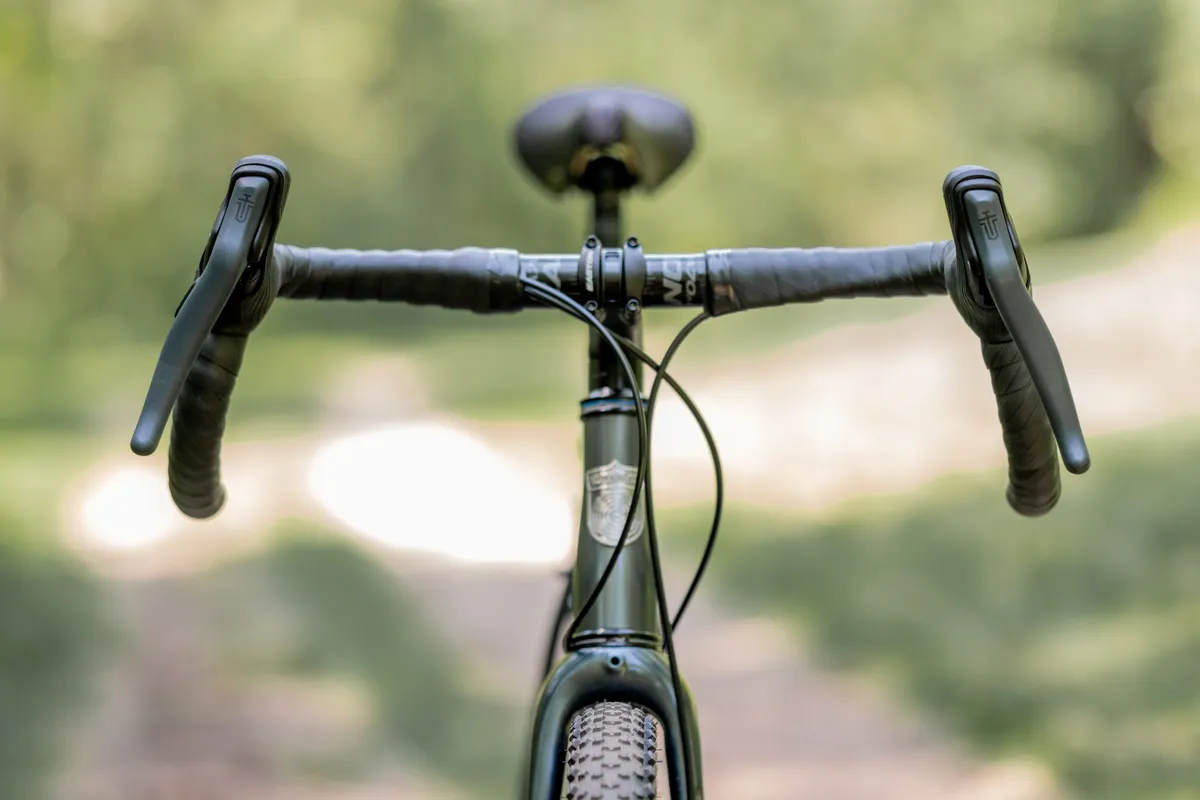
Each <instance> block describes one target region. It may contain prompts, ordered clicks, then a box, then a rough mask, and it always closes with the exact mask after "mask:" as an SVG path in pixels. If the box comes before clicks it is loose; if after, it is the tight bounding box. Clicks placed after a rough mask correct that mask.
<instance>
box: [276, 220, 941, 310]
mask: <svg viewBox="0 0 1200 800" xmlns="http://www.w3.org/2000/svg"><path fill="white" fill-rule="evenodd" d="M951 251H952V244H951V243H950V242H930V243H925V244H918V245H910V246H902V247H880V248H867V249H845V250H842V249H836V248H831V247H821V248H814V249H800V248H789V249H778V250H770V249H762V248H750V249H744V250H709V251H707V252H705V253H688V254H676V255H646V254H645V253H643V252H642V248H641V246H640V244H639V243H638V242H637V240H636V239H630V240H629V241H627V242H626V243H625V246H624V247H619V248H602V247H600V246H599V244H598V242H597V241H596V240H595V239H594V238H589V240H588V242H587V243H586V244H585V245H584V247H583V250H582V251H581V253H580V254H579V255H573V254H572V255H565V254H564V255H559V254H547V255H524V254H521V253H518V252H516V251H515V250H489V249H483V248H476V247H466V248H461V249H458V250H427V251H416V250H393V251H383V250H373V251H360V250H328V249H325V248H299V247H291V246H286V245H276V247H275V269H276V271H277V272H278V276H279V277H278V285H279V294H280V296H282V297H290V298H310V299H320V300H377V301H384V302H389V301H391V302H402V303H409V304H414V305H436V306H441V307H444V308H455V309H463V310H469V311H474V312H475V313H480V314H489V313H503V312H511V311H518V310H520V309H522V308H524V307H526V306H527V305H528V304H529V303H530V301H529V300H528V299H527V295H526V294H525V293H524V291H523V289H522V287H523V285H524V284H525V283H529V282H535V281H536V282H539V283H544V284H547V285H549V286H553V287H554V288H555V289H558V290H559V291H561V292H563V293H564V294H566V295H567V296H569V297H571V298H572V299H573V300H576V301H577V302H579V303H581V304H583V305H585V306H587V305H589V304H591V307H593V308H598V307H601V306H606V305H626V304H627V303H629V302H630V301H635V302H636V303H638V304H639V305H640V306H642V307H703V308H705V309H706V310H708V311H709V313H711V314H713V315H714V316H719V315H723V314H730V313H733V312H735V311H748V310H751V309H755V308H765V307H768V306H778V305H784V304H787V303H815V302H819V301H821V300H825V299H831V298H851V297H896V296H901V295H923V294H944V293H945V291H946V289H945V285H946V278H945V273H946V264H947V259H948V258H950V257H951Z"/></svg>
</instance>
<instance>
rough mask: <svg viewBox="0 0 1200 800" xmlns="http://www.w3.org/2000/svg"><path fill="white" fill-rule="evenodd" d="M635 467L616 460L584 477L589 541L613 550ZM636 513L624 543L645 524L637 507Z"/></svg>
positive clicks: (622, 526) (630, 495)
mask: <svg viewBox="0 0 1200 800" xmlns="http://www.w3.org/2000/svg"><path fill="white" fill-rule="evenodd" d="M636 481H637V467H631V466H629V465H627V464H622V463H620V462H619V461H617V460H616V459H613V460H612V461H610V462H608V463H607V464H605V465H604V466H602V467H592V468H591V469H589V470H588V471H587V472H586V473H585V475H584V495H585V499H584V502H585V505H586V508H587V529H588V533H589V534H591V536H592V538H593V539H595V540H596V541H597V542H599V543H600V544H602V545H604V546H605V547H616V546H617V541H618V540H619V539H620V538H621V532H622V531H623V530H624V529H625V519H626V517H627V516H628V515H629V509H630V506H631V505H632V503H633V489H634V486H635V485H636ZM638 506H639V508H638V513H637V514H636V515H635V516H634V518H633V523H632V524H631V525H630V528H629V536H627V537H626V539H625V544H627V545H628V544H631V543H633V542H634V541H636V540H637V539H638V537H639V536H641V535H642V530H643V529H644V528H645V521H644V519H643V513H642V510H641V504H640V503H639V504H638Z"/></svg>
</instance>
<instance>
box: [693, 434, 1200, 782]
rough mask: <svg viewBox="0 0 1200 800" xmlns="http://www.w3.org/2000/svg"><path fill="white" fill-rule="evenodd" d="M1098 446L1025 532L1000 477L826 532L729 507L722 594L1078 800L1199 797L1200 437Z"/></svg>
mask: <svg viewBox="0 0 1200 800" xmlns="http://www.w3.org/2000/svg"><path fill="white" fill-rule="evenodd" d="M1095 450H1096V458H1095V464H1096V467H1095V469H1094V470H1093V471H1092V473H1089V474H1088V476H1087V477H1086V479H1081V480H1075V479H1070V480H1068V481H1067V483H1066V487H1065V494H1064V497H1063V500H1062V502H1061V504H1060V506H1059V508H1058V509H1056V511H1055V513H1053V514H1051V515H1050V516H1048V517H1046V518H1044V519H1041V520H1037V521H1022V522H1021V523H1020V524H1017V523H1016V521H1015V518H1014V516H1013V513H1012V511H1010V510H1009V509H1008V508H1007V506H1006V505H1005V504H1004V501H1003V500H1002V499H1001V496H1000V492H999V487H1000V486H1001V485H1002V484H1001V483H1000V476H999V475H998V474H991V475H984V476H978V477H971V478H961V477H958V478H952V479H946V480H942V481H939V482H937V483H936V484H934V485H932V486H930V487H929V488H928V489H927V490H924V491H922V492H921V493H920V494H919V495H918V496H915V497H912V498H909V499H902V500H901V499H890V500H874V501H869V502H862V501H856V502H854V503H853V504H851V505H850V506H848V507H846V508H844V509H842V510H841V511H840V512H839V513H836V514H835V515H833V516H832V517H831V518H829V519H827V520H821V521H815V520H814V521H808V522H802V523H798V522H797V521H795V520H778V519H763V518H762V517H761V516H760V515H756V514H754V513H753V512H749V511H746V510H744V509H742V510H738V511H735V512H734V513H733V514H731V518H730V520H729V523H728V526H727V529H726V531H725V532H724V534H723V539H722V541H721V543H720V544H719V545H718V547H717V554H716V557H715V558H714V559H713V566H712V569H713V574H714V576H715V581H714V584H719V585H720V586H721V594H722V595H723V596H725V597H726V598H727V599H728V600H729V601H730V602H733V603H735V604H739V605H742V606H743V607H750V608H756V609H760V610H767V611H770V612H771V613H774V614H778V615H782V616H783V617H785V618H787V619H788V620H790V622H791V623H792V624H793V625H794V626H795V628H796V630H798V631H802V632H804V633H806V634H807V635H808V636H810V637H811V638H812V640H813V641H814V642H815V643H816V644H817V646H818V651H819V652H820V653H821V654H822V655H823V657H824V658H825V659H827V661H828V662H829V663H830V664H831V665H832V666H835V667H839V668H851V669H857V670H861V671H864V672H866V673H869V674H873V675H874V676H876V677H877V678H880V679H881V680H883V681H885V682H886V683H887V684H889V685H891V686H893V687H896V688H899V689H901V690H903V691H904V692H906V693H907V694H908V696H909V697H911V698H912V699H913V701H914V702H916V703H917V704H919V706H920V707H921V708H922V709H925V710H927V711H932V712H933V713H935V714H936V715H938V716H939V717H940V718H941V719H942V720H944V721H945V723H946V724H948V725H949V726H950V727H952V728H953V729H955V731H956V732H958V733H961V734H965V735H966V737H967V739H968V740H969V741H972V742H974V743H976V745H977V746H978V747H979V748H980V749H981V751H983V752H984V753H986V754H987V755H989V756H997V755H1005V754H1008V755H1025V756H1034V757H1036V758H1039V759H1044V760H1045V761H1046V762H1047V763H1048V764H1049V765H1050V766H1051V767H1052V768H1053V769H1054V770H1055V771H1056V772H1057V773H1058V774H1059V775H1060V777H1062V778H1063V779H1064V781H1065V783H1066V785H1067V786H1068V788H1070V789H1072V790H1073V791H1074V792H1075V793H1077V796H1078V797H1081V798H1088V800H1133V799H1134V798H1136V799H1137V800H1153V799H1154V798H1164V799H1165V798H1172V800H1176V799H1179V800H1182V798H1196V797H1200V759H1198V758H1197V753H1200V694H1197V691H1196V689H1197V672H1196V667H1197V664H1200V581H1197V576H1200V537H1197V536H1196V524H1195V521H1196V520H1197V519H1198V518H1200V504H1198V501H1197V498H1196V493H1195V491H1194V487H1195V484H1196V481H1197V477H1198V474H1197V470H1196V468H1195V467H1194V466H1193V465H1194V464H1196V463H1197V460H1198V459H1200V429H1197V428H1196V427H1195V426H1194V425H1193V426H1192V427H1191V428H1185V429H1181V428H1180V427H1179V426H1173V427H1170V428H1167V429H1163V430H1160V431H1157V432H1155V433H1154V434H1152V435H1147V434H1142V435H1140V436H1139V437H1138V438H1137V440H1134V439H1133V437H1128V436H1127V437H1121V438H1120V439H1118V440H1117V441H1104V442H1102V444H1101V446H1099V447H1096V448H1095ZM689 527H692V528H694V529H696V530H701V529H702V528H703V526H702V525H700V524H696V525H692V526H689Z"/></svg>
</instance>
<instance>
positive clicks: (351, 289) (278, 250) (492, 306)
mask: <svg viewBox="0 0 1200 800" xmlns="http://www.w3.org/2000/svg"><path fill="white" fill-rule="evenodd" d="M274 255H275V269H276V270H277V271H278V273H279V296H280V297H292V298H311V299H318V300H378V301H383V302H388V301H391V302H399V303H409V304H412V305H431V306H441V307H443V308H456V309H466V310H469V311H474V312H476V313H478V314H487V313H493V312H498V311H518V310H520V309H521V308H522V306H523V305H524V294H523V292H522V290H521V280H520V269H519V262H520V258H519V255H518V253H517V251H515V250H488V249H484V248H480V247H464V248H460V249H458V250H420V251H418V250H390V251H388V250H365V251H364V250H328V249H325V248H322V247H312V248H302V247H291V246H288V245H275V254H274Z"/></svg>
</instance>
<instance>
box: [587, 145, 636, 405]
mask: <svg viewBox="0 0 1200 800" xmlns="http://www.w3.org/2000/svg"><path fill="white" fill-rule="evenodd" d="M623 169H624V167H623V165H621V164H620V163H619V162H616V161H609V160H608V159H598V160H597V161H596V162H595V163H593V164H592V165H591V166H590V168H589V172H592V175H589V177H591V178H593V179H592V180H590V181H588V184H589V186H588V188H589V191H590V193H591V195H592V227H591V231H590V233H592V234H594V235H595V236H596V238H597V239H599V240H600V246H601V247H621V246H622V245H623V244H624V241H623V238H622V230H621V194H622V192H623V191H628V189H627V188H626V187H625V186H622V182H621V181H620V177H619V176H620V172H621V170H623ZM593 176H594V177H593ZM596 315H597V316H598V317H599V318H600V321H601V322H603V323H604V326H605V327H606V328H608V329H609V330H611V331H612V332H613V333H617V334H620V335H621V336H624V337H626V338H627V339H630V340H632V341H633V342H635V343H636V344H637V345H638V346H639V347H640V346H641V344H642V326H641V311H640V309H638V308H636V307H634V308H630V307H629V306H628V305H626V304H622V305H621V306H619V307H615V308H614V307H610V308H602V309H598V310H597V312H596ZM632 364H633V370H634V375H635V376H636V377H637V383H638V386H640V385H641V382H642V364H641V362H639V361H633V362H632ZM633 391H638V389H637V387H631V386H630V385H629V379H628V377H627V376H626V374H625V370H624V369H622V368H621V363H620V361H619V360H618V359H617V357H616V354H615V353H613V352H612V349H611V348H609V347H608V345H606V344H605V343H604V340H603V339H601V338H600V334H599V333H597V332H596V331H595V330H593V331H592V332H591V335H590V337H589V339H588V392H589V396H591V397H610V396H620V395H621V394H623V393H625V392H630V393H632V392H633Z"/></svg>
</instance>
